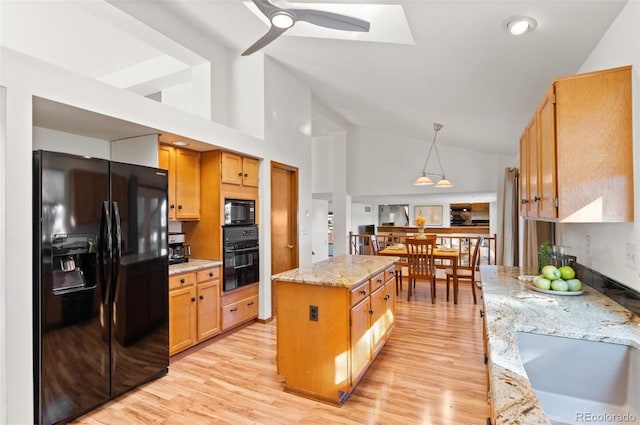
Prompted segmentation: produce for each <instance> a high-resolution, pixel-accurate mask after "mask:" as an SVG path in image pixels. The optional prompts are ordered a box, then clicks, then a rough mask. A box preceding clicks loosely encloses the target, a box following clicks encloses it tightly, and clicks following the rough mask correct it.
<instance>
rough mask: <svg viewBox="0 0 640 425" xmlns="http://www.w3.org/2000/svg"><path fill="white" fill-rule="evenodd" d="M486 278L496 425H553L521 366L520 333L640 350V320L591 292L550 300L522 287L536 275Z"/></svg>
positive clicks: (512, 272)
mask: <svg viewBox="0 0 640 425" xmlns="http://www.w3.org/2000/svg"><path fill="white" fill-rule="evenodd" d="M480 274H481V278H482V293H483V302H484V314H485V318H486V325H487V341H488V353H487V354H488V357H489V359H488V368H489V379H490V385H491V387H490V393H491V398H492V402H493V412H494V414H495V424H496V425H505V424H526V425H537V424H549V420H548V419H547V417H546V415H545V413H544V411H543V410H542V407H541V406H540V403H539V402H538V399H537V397H536V395H535V393H534V391H533V389H532V388H531V384H530V382H529V379H528V377H527V375H526V372H525V369H524V366H523V364H522V361H521V360H520V354H519V352H518V346H517V342H516V331H524V332H531V333H538V334H545V335H556V336H563V337H569V338H578V339H587V340H593V341H604V342H612V343H619V344H626V345H631V346H634V347H636V348H639V349H640V318H639V317H638V316H636V315H635V314H633V313H632V312H630V311H629V310H627V309H625V308H624V307H622V306H620V305H619V304H617V303H615V302H614V301H612V300H611V299H609V298H608V297H605V296H604V295H602V294H601V293H599V292H597V291H596V290H594V289H593V288H591V287H590V286H587V285H584V287H583V289H584V293H583V294H582V295H577V296H560V295H547V294H544V293H540V292H536V291H534V290H532V289H529V288H528V287H527V286H526V284H525V283H523V282H520V281H519V280H518V279H517V276H519V275H523V274H532V273H526V272H523V271H522V270H521V269H520V268H518V267H503V266H481V267H480ZM594 366H597V365H594Z"/></svg>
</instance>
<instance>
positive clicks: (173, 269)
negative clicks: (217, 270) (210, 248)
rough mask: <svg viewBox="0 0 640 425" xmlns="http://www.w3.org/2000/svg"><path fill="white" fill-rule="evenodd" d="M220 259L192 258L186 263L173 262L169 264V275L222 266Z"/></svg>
mask: <svg viewBox="0 0 640 425" xmlns="http://www.w3.org/2000/svg"><path fill="white" fill-rule="evenodd" d="M221 265H222V261H220V260H203V259H198V258H190V259H189V261H188V262H186V263H180V264H172V265H170V266H169V276H171V275H175V274H181V273H189V272H195V271H198V270H202V269H207V268H209V267H216V266H221Z"/></svg>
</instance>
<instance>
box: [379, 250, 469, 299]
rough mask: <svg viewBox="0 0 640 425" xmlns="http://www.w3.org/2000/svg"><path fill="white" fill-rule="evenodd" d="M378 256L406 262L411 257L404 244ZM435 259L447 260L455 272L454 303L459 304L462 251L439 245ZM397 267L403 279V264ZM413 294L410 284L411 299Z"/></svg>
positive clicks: (434, 255)
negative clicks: (395, 258)
mask: <svg viewBox="0 0 640 425" xmlns="http://www.w3.org/2000/svg"><path fill="white" fill-rule="evenodd" d="M378 255H388V256H394V257H400V258H401V259H405V260H406V259H407V258H408V256H409V255H408V252H407V245H405V244H402V243H400V244H396V245H390V246H387V247H385V248H384V249H381V250H380V251H378ZM433 258H434V259H436V260H447V261H449V263H450V264H451V269H452V270H453V276H452V277H453V303H454V304H458V262H459V260H460V250H459V249H458V248H451V247H446V246H440V245H437V246H435V247H434V249H433ZM396 266H398V267H400V272H399V276H400V277H399V279H402V264H400V265H398V264H396ZM411 292H412V291H411V285H410V284H409V294H408V297H409V298H410V297H411Z"/></svg>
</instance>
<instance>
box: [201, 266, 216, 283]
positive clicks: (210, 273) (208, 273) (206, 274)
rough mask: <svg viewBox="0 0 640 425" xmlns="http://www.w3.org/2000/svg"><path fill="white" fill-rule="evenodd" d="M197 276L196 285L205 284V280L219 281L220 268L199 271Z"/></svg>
mask: <svg viewBox="0 0 640 425" xmlns="http://www.w3.org/2000/svg"><path fill="white" fill-rule="evenodd" d="M197 275H198V283H202V282H206V281H207V280H214V279H220V267H212V268H210V269H204V270H200V271H199V272H198V273H197Z"/></svg>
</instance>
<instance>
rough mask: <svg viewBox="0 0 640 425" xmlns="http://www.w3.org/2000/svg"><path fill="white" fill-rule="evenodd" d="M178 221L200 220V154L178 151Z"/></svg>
mask: <svg viewBox="0 0 640 425" xmlns="http://www.w3.org/2000/svg"><path fill="white" fill-rule="evenodd" d="M176 201H177V211H176V219H179V220H199V219H200V153H199V152H193V151H189V150H185V149H176Z"/></svg>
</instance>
